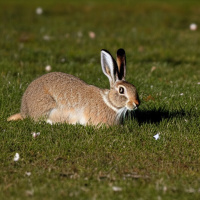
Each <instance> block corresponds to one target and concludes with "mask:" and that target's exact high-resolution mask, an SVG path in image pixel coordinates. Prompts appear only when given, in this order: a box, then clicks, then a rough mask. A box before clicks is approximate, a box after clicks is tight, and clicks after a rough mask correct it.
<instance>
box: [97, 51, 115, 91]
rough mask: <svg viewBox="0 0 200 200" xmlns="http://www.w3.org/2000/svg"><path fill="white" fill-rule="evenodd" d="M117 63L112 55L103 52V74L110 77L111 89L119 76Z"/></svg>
mask: <svg viewBox="0 0 200 200" xmlns="http://www.w3.org/2000/svg"><path fill="white" fill-rule="evenodd" d="M116 65H117V64H116V61H115V60H114V59H113V57H112V56H111V54H110V53H109V52H108V51H106V50H104V49H103V50H101V67H102V71H103V73H104V74H105V75H106V76H107V77H108V79H109V81H110V87H113V85H114V83H115V81H116V80H118V76H117V73H118V72H117V66H116Z"/></svg>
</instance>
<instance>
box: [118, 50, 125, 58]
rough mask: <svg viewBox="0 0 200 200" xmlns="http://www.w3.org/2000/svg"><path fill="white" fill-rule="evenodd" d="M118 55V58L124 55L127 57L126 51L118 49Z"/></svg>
mask: <svg viewBox="0 0 200 200" xmlns="http://www.w3.org/2000/svg"><path fill="white" fill-rule="evenodd" d="M117 55H118V56H123V55H125V51H124V49H118V50H117Z"/></svg>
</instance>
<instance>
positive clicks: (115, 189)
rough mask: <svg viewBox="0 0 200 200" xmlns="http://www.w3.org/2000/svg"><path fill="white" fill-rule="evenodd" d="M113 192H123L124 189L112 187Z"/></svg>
mask: <svg viewBox="0 0 200 200" xmlns="http://www.w3.org/2000/svg"><path fill="white" fill-rule="evenodd" d="M112 190H113V191H114V192H121V191H122V188H121V187H118V186H113V187H112Z"/></svg>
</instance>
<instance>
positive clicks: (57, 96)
mask: <svg viewBox="0 0 200 200" xmlns="http://www.w3.org/2000/svg"><path fill="white" fill-rule="evenodd" d="M101 67H102V71H103V73H104V74H105V75H106V76H107V77H108V79H109V82H110V90H109V89H100V88H98V87H95V86H93V85H88V84H87V83H85V82H84V81H82V80H80V79H79V78H77V77H75V76H72V75H69V74H65V73H61V72H51V73H48V74H45V75H43V76H41V77H39V78H37V79H36V80H34V81H33V82H32V83H30V85H29V86H28V88H27V89H26V91H25V92H24V95H23V97H22V102H21V110H20V113H17V114H15V115H12V116H10V117H9V118H8V119H7V120H8V121H11V120H19V119H21V120H22V119H24V118H26V117H30V118H33V119H34V120H35V121H37V120H39V119H45V120H46V121H47V122H48V123H51V124H52V123H58V122H59V123H69V124H76V123H78V124H82V125H99V124H100V125H101V124H105V125H116V124H121V123H122V119H123V117H124V116H125V113H126V111H127V110H135V109H137V107H138V106H139V98H138V94H137V91H136V88H135V86H134V85H132V84H130V83H128V82H126V81H125V76H126V55H125V51H124V50H123V49H119V50H118V51H117V62H116V61H115V60H114V59H113V57H112V55H111V54H110V53H109V52H108V51H107V50H102V51H101Z"/></svg>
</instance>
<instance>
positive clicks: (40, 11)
mask: <svg viewBox="0 0 200 200" xmlns="http://www.w3.org/2000/svg"><path fill="white" fill-rule="evenodd" d="M35 12H36V14H37V15H41V14H42V13H43V9H42V8H41V7H38V8H36V10H35Z"/></svg>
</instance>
